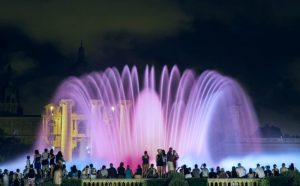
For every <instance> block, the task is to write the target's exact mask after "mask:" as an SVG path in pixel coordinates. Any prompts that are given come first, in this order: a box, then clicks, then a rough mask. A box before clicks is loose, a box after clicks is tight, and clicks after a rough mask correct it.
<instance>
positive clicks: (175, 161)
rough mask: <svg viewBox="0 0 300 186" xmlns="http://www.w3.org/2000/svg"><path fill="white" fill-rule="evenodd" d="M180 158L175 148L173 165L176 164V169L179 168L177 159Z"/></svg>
mask: <svg viewBox="0 0 300 186" xmlns="http://www.w3.org/2000/svg"><path fill="white" fill-rule="evenodd" d="M178 159H179V156H178V153H177V152H176V151H175V150H173V165H174V170H176V168H177V160H178Z"/></svg>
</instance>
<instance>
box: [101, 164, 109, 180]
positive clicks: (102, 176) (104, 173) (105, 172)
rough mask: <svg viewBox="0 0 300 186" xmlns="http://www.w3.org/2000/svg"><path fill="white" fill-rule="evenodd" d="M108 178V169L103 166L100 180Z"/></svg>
mask: <svg viewBox="0 0 300 186" xmlns="http://www.w3.org/2000/svg"><path fill="white" fill-rule="evenodd" d="M107 177H108V170H107V169H106V166H105V165H103V166H102V168H101V170H100V178H107Z"/></svg>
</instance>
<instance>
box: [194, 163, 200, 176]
mask: <svg viewBox="0 0 300 186" xmlns="http://www.w3.org/2000/svg"><path fill="white" fill-rule="evenodd" d="M192 176H193V177H194V178H200V169H199V168H198V165H197V164H195V168H194V169H193V172H192Z"/></svg>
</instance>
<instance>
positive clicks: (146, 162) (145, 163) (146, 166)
mask: <svg viewBox="0 0 300 186" xmlns="http://www.w3.org/2000/svg"><path fill="white" fill-rule="evenodd" d="M142 161H143V177H146V174H147V171H148V169H149V155H148V153H147V151H145V152H144V155H143V156H142Z"/></svg>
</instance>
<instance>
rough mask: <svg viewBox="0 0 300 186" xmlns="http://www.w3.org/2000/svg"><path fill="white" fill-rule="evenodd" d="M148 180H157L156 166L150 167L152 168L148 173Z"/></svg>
mask: <svg viewBox="0 0 300 186" xmlns="http://www.w3.org/2000/svg"><path fill="white" fill-rule="evenodd" d="M146 177H147V178H157V171H156V169H155V168H154V164H151V165H150V168H149V169H148V172H147V176H146Z"/></svg>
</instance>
